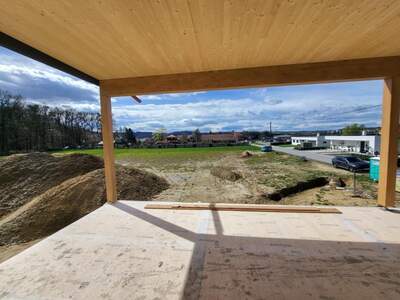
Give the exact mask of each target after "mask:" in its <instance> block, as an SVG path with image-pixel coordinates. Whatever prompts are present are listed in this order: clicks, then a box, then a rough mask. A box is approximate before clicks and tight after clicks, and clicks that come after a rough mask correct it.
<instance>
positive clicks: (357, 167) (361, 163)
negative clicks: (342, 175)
mask: <svg viewBox="0 0 400 300" xmlns="http://www.w3.org/2000/svg"><path fill="white" fill-rule="evenodd" d="M332 165H333V166H334V167H335V168H342V169H346V170H349V171H351V172H359V171H368V170H369V163H368V162H367V161H365V160H362V159H360V158H358V157H354V156H335V157H334V158H332Z"/></svg>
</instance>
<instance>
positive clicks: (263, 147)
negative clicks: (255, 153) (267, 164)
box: [261, 145, 272, 152]
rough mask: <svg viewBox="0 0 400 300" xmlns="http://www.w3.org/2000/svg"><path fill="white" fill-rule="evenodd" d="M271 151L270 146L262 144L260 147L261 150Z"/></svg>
mask: <svg viewBox="0 0 400 300" xmlns="http://www.w3.org/2000/svg"><path fill="white" fill-rule="evenodd" d="M271 151H272V147H271V146H268V145H264V146H262V147H261V152H271Z"/></svg>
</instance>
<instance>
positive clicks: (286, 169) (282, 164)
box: [246, 152, 335, 189]
mask: <svg viewBox="0 0 400 300" xmlns="http://www.w3.org/2000/svg"><path fill="white" fill-rule="evenodd" d="M246 163H247V164H248V165H249V166H250V167H251V168H252V169H254V170H255V171H257V173H258V174H259V179H258V182H259V183H260V184H263V185H265V186H268V187H272V188H274V189H283V188H286V187H290V186H294V185H296V184H297V183H298V182H300V181H308V180H311V179H315V178H318V177H330V176H333V175H334V174H335V170H333V171H332V172H329V171H322V170H318V169H316V168H315V166H314V165H313V164H312V162H310V161H305V160H304V159H302V158H301V157H298V156H294V155H289V154H284V153H280V152H269V153H265V154H263V155H257V156H253V157H250V158H248V159H247V160H246Z"/></svg>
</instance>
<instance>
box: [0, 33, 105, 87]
mask: <svg viewBox="0 0 400 300" xmlns="http://www.w3.org/2000/svg"><path fill="white" fill-rule="evenodd" d="M0 46H2V47H5V48H7V49H10V50H12V51H14V52H17V53H19V54H22V55H24V56H27V57H29V58H32V59H34V60H36V61H39V62H41V63H44V64H46V65H48V66H50V67H53V68H55V69H57V70H60V71H62V72H65V73H68V74H70V75H72V76H75V77H77V78H79V79H82V80H85V81H87V82H90V83H93V84H95V85H99V80H98V79H96V78H94V77H93V76H90V75H89V74H86V73H84V72H82V71H80V70H78V69H76V68H74V67H72V66H70V65H67V64H66V63H64V62H62V61H60V60H58V59H56V58H54V57H52V56H50V55H48V54H46V53H44V52H42V51H39V50H38V49H35V48H33V47H31V46H29V45H27V44H25V43H23V42H21V41H19V40H17V39H15V38H13V37H11V36H9V35H7V34H5V33H4V32H1V31H0Z"/></svg>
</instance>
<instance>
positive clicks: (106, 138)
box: [100, 89, 117, 203]
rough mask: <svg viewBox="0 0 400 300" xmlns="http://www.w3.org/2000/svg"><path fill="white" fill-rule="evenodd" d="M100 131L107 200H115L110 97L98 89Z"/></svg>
mask: <svg viewBox="0 0 400 300" xmlns="http://www.w3.org/2000/svg"><path fill="white" fill-rule="evenodd" d="M100 106H101V133H102V136H103V159H104V173H105V182H106V193H107V202H109V203H113V202H115V201H117V177H116V173H115V161H114V160H115V159H114V137H113V127H112V112H111V98H110V97H108V96H106V95H104V94H103V93H102V91H101V89H100Z"/></svg>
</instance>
